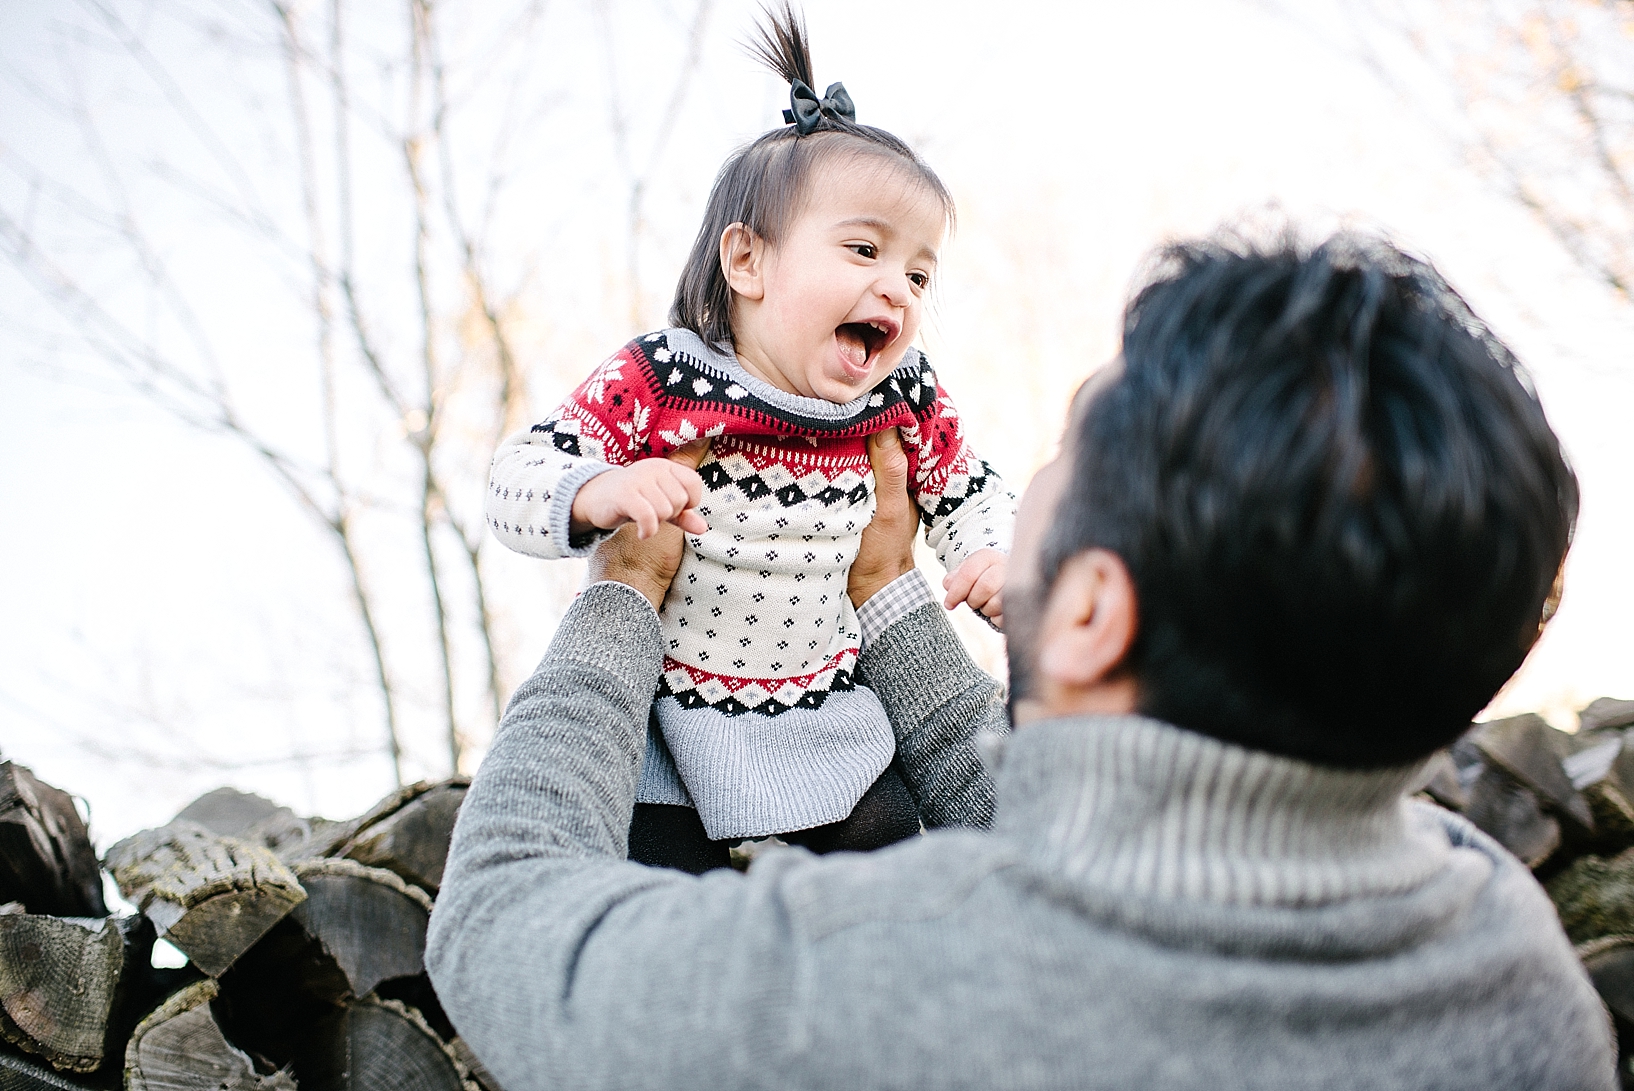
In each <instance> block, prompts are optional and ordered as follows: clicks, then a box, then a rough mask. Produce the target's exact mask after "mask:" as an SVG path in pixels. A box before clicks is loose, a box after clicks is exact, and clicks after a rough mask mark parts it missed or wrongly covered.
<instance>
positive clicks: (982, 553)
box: [942, 549, 1010, 631]
mask: <svg viewBox="0 0 1634 1091" xmlns="http://www.w3.org/2000/svg"><path fill="white" fill-rule="evenodd" d="M1009 562H1010V558H1009V556H1008V555H1006V554H1004V553H1001V552H1000V551H999V550H996V549H978V550H977V551H976V552H974V553H972V554H971V555H970V556H968V557H966V558H965V559H964V563H962V564H960V565H959V567H958V568H955V569H954V570H953V571H952V572H949V573H948V574H947V575H946V576H944V577H943V578H942V589H943V590H944V591H946V592H947V601H946V602H944V603H943V605H944V606H946V607H947V608H948V609H949V610H951V609H953V608H954V607H955V606H957V605H959V604H960V603H961V602H965V603H969V604H970V608H971V609H972V610H975V611H976V612H977V613H979V614H981V615H982V616H983V617H985V618H986V619H987V620H988V621H991V622H992V623H993V627H994V628H995V629H998V630H1000V631H1003V629H1004V568H1005V565H1007V564H1009Z"/></svg>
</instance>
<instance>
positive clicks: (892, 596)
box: [857, 568, 936, 644]
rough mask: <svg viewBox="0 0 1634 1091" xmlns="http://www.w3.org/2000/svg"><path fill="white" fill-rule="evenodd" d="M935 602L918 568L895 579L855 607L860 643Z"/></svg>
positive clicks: (867, 640)
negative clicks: (859, 630)
mask: <svg viewBox="0 0 1634 1091" xmlns="http://www.w3.org/2000/svg"><path fill="white" fill-rule="evenodd" d="M935 601H936V596H935V595H933V594H932V593H931V589H930V584H929V583H927V582H925V577H924V574H923V573H921V572H920V571H919V569H917V568H916V569H914V570H913V571H912V572H908V573H905V574H904V575H901V576H898V577H897V578H896V579H894V580H892V581H891V582H890V583H888V584H886V585H885V586H884V587H882V588H880V589H879V590H878V591H875V592H874V594H873V597H872V598H870V599H869V600H868V601H867V602H865V603H863V604H862V605H861V606H859V607H857V623H858V624H859V625H861V626H862V642H863V643H864V644H867V643H869V642H870V641H872V640H873V639H874V638H875V637H877V636H879V635H880V634H881V633H883V632H885V630H886V629H889V628H890V627H891V626H892V625H895V624H896V623H897V622H899V621H901V620H902V619H903V618H904V617H906V616H908V615H909V614H911V613H912V612H913V611H915V610H917V609H919V608H920V607H921V606H924V605H926V604H927V603H932V602H935Z"/></svg>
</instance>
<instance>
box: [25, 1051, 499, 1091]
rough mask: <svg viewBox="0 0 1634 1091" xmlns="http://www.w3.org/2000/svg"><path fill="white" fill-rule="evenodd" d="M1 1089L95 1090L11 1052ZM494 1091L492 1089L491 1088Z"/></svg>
mask: <svg viewBox="0 0 1634 1091" xmlns="http://www.w3.org/2000/svg"><path fill="white" fill-rule="evenodd" d="M0 1091H93V1089H92V1087H91V1085H89V1084H84V1083H79V1082H77V1081H75V1080H71V1079H69V1078H68V1077H66V1076H63V1075H60V1074H58V1073H56V1072H53V1071H52V1070H51V1069H49V1068H46V1067H44V1066H43V1065H37V1064H35V1063H34V1062H33V1061H29V1060H25V1059H24V1058H22V1057H14V1056H12V1055H11V1054H9V1053H0ZM490 1091H492V1089H490Z"/></svg>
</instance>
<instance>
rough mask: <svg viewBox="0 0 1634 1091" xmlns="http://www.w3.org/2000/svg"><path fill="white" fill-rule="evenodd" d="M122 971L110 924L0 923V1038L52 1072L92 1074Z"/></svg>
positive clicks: (19, 918)
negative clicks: (36, 1058)
mask: <svg viewBox="0 0 1634 1091" xmlns="http://www.w3.org/2000/svg"><path fill="white" fill-rule="evenodd" d="M124 966H125V936H124V933H123V932H122V931H121V930H120V928H119V926H118V924H117V923H116V922H115V921H114V920H113V919H112V918H109V917H104V918H102V919H101V920H92V919H84V918H77V919H72V920H65V919H63V918H60V917H44V916H35V915H31V914H23V913H8V914H5V915H3V916H0V1035H4V1036H5V1038H6V1040H7V1041H9V1042H11V1043H12V1044H13V1045H15V1046H17V1047H18V1048H19V1049H23V1050H26V1051H27V1052H29V1053H35V1054H38V1055H39V1056H41V1057H44V1058H45V1059H46V1060H47V1061H48V1062H50V1064H51V1065H52V1067H54V1068H59V1069H63V1070H65V1071H68V1072H92V1071H95V1070H96V1069H97V1068H98V1067H100V1066H101V1064H102V1057H103V1048H104V1045H105V1044H106V1041H107V1037H108V1018H109V1016H110V1014H111V1013H112V1011H113V1005H114V995H115V992H116V991H117V990H118V988H119V977H120V972H121V971H122V970H123V969H124Z"/></svg>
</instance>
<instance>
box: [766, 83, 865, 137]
mask: <svg viewBox="0 0 1634 1091" xmlns="http://www.w3.org/2000/svg"><path fill="white" fill-rule="evenodd" d="M789 107H790V108H789V109H787V110H784V111H783V124H785V125H793V126H794V127H795V128H796V129H799V130H800V135H801V136H805V135H807V134H808V133H810V132H811V131H812V130H813V129H815V128H816V127H817V122H818V121H820V120H822V116H823V115H824V114H827V115H828V116H829V117H839V118H844V119H845V120H846V121H856V120H857V108H856V106H854V105H853V104H852V102H851V96H850V95H848V94H846V93H845V84H843V83H831V84H829V85H828V90H827V91H824V92H823V97H822V98H821V99H818V97H817V92H816V91H813V90H812V89H811V85H810V84H808V83H806V81H805V80H795V81H794V82H793V83H791V84H790V85H789Z"/></svg>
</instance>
